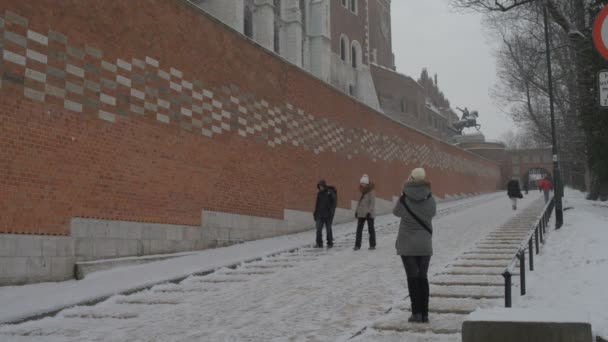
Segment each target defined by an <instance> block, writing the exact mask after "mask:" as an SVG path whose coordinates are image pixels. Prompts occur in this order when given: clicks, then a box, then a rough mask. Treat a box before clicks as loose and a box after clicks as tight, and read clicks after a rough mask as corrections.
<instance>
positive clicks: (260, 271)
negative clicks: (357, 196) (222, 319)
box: [0, 223, 399, 341]
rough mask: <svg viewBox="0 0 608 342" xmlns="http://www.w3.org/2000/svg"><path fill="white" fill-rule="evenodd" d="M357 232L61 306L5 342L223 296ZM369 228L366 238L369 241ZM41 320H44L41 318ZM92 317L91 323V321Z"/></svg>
mask: <svg viewBox="0 0 608 342" xmlns="http://www.w3.org/2000/svg"><path fill="white" fill-rule="evenodd" d="M398 227H399V224H398V223H389V224H383V225H378V226H377V227H376V229H377V231H376V234H377V235H385V234H392V235H395V234H396V232H397V229H398ZM354 237H355V233H354V232H353V233H348V234H345V235H342V236H338V237H336V241H335V243H334V247H333V248H331V249H328V248H314V247H312V246H311V245H307V246H303V247H300V248H294V249H291V250H289V251H285V252H280V253H275V254H271V255H267V256H266V257H260V258H256V259H253V260H249V261H246V262H242V263H238V264H233V265H227V266H224V267H220V268H217V269H214V270H211V271H208V272H205V273H204V274H198V275H191V276H189V277H187V278H185V279H182V280H179V281H176V282H170V283H162V284H157V285H153V286H150V287H149V288H148V289H145V290H138V291H135V292H133V293H129V294H120V295H115V296H112V297H110V298H108V299H106V300H104V301H101V302H99V303H92V304H91V305H89V304H86V305H79V306H74V307H71V308H66V309H63V310H61V311H59V312H58V313H57V315H56V317H57V319H54V318H50V320H53V321H52V323H49V322H48V321H47V320H41V321H33V322H25V323H23V324H16V325H5V326H0V341H4V340H6V339H7V338H10V339H11V340H12V339H17V338H18V339H19V341H41V340H49V339H52V340H58V341H65V340H73V339H78V338H76V337H77V335H75V334H77V333H78V332H77V331H74V330H73V329H65V328H64V325H66V324H67V325H70V324H76V325H77V324H80V323H82V322H83V321H84V322H87V324H103V322H104V321H108V320H112V319H120V320H131V319H133V320H134V319H137V318H138V317H139V316H140V313H142V312H145V311H147V310H158V309H162V308H163V307H168V306H176V305H181V304H187V303H188V300H189V298H191V297H190V296H192V295H196V296H217V295H219V294H220V293H221V292H222V291H231V288H232V287H233V286H239V285H242V284H244V283H247V282H248V281H250V280H252V279H254V278H256V279H257V278H259V277H267V276H271V275H273V274H276V273H279V272H282V271H285V270H287V269H291V268H294V267H298V266H301V265H304V264H307V263H310V262H314V261H316V260H319V258H322V257H325V256H329V255H332V254H334V253H336V252H341V251H346V250H351V249H352V248H353V247H354V245H355V238H354ZM367 238H368V237H367V233H364V235H363V239H364V241H367ZM41 322H44V324H43V323H41ZM89 322H90V323H89Z"/></svg>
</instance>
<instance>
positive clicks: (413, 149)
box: [0, 11, 498, 177]
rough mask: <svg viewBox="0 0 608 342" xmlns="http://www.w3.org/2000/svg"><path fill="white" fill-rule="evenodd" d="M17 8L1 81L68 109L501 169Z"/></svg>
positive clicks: (3, 31) (7, 30)
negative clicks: (113, 44) (113, 47)
mask: <svg viewBox="0 0 608 342" xmlns="http://www.w3.org/2000/svg"><path fill="white" fill-rule="evenodd" d="M0 14H1V13H0ZM15 16H16V14H14V13H9V12H8V11H7V12H5V13H4V16H0V56H2V57H1V58H2V59H1V60H0V74H1V75H2V77H1V79H2V81H1V82H0V88H1V87H2V82H12V83H14V84H17V85H19V86H22V87H23V93H24V96H25V97H27V98H28V99H31V100H33V101H39V102H45V101H48V100H49V98H51V97H57V98H61V99H63V100H64V107H65V109H67V110H70V111H74V112H78V113H82V115H90V114H93V115H94V116H95V117H96V118H99V119H100V120H104V121H106V122H110V123H115V122H117V120H118V118H119V117H129V116H148V117H151V118H154V119H155V120H157V121H159V123H162V124H169V125H175V126H176V127H178V128H180V129H185V130H188V131H191V132H193V133H196V134H200V135H202V136H205V137H207V138H211V139H213V138H214V137H216V136H218V135H222V134H235V135H239V136H241V137H244V138H247V139H252V140H253V141H256V142H257V143H261V144H265V145H267V146H269V147H271V148H274V147H277V146H282V145H290V146H294V147H297V148H300V149H304V150H307V151H310V152H312V153H315V154H319V153H334V154H336V155H339V156H341V157H344V158H347V159H352V158H355V157H359V158H361V157H363V158H368V159H370V160H372V161H373V162H402V163H408V164H410V165H420V166H424V167H430V168H436V169H440V170H451V171H455V172H459V173H463V174H471V175H476V176H487V177H497V176H498V174H497V173H498V171H497V170H496V169H495V168H490V167H486V166H484V164H483V163H481V162H479V161H473V160H471V159H467V158H462V157H460V156H456V155H452V154H449V153H447V152H444V151H442V150H440V149H439V148H436V147H434V146H427V145H423V144H417V143H415V142H413V141H411V140H408V139H405V138H403V137H402V136H388V135H384V134H380V133H378V132H374V131H370V130H368V129H365V128H346V127H343V126H341V125H340V124H339V123H338V122H334V121H330V120H328V119H327V118H319V117H315V116H313V115H311V114H308V113H306V112H304V111H303V110H302V109H299V108H296V107H295V106H293V105H291V104H289V103H281V104H271V103H269V102H268V101H266V100H264V99H260V98H257V97H255V96H254V95H253V94H250V93H248V92H246V91H244V90H243V89H240V88H238V87H236V86H234V85H230V84H228V85H224V86H221V87H217V88H215V89H207V88H204V87H203V86H202V85H203V83H204V82H203V81H202V80H197V79H195V78H191V76H192V75H188V74H187V73H186V72H184V71H181V70H179V69H177V68H175V67H173V66H168V65H162V61H158V60H157V59H155V58H153V57H150V56H138V57H126V56H123V57H121V58H117V59H116V60H108V59H107V58H104V57H103V56H104V54H103V51H101V50H99V49H97V48H95V47H94V46H89V45H87V46H72V45H69V38H68V37H67V36H66V35H64V34H61V33H59V32H55V31H52V30H49V31H48V32H46V33H45V32H34V31H31V30H27V31H26V32H27V36H23V35H19V34H18V33H17V32H12V31H11V26H9V25H6V22H7V20H12V22H15V21H18V25H21V26H25V27H26V28H27V26H28V25H29V22H28V20H27V19H26V18H21V17H18V16H17V17H15ZM15 18H17V19H18V20H17V19H15ZM85 57H86V58H85ZM85 60H86V62H85ZM8 65H10V67H6V66H8ZM9 70H10V71H9ZM15 70H19V72H17V74H15Z"/></svg>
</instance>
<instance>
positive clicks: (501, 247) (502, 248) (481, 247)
mask: <svg viewBox="0 0 608 342" xmlns="http://www.w3.org/2000/svg"><path fill="white" fill-rule="evenodd" d="M475 248H477V249H496V250H505V251H517V250H519V245H518V246H496V245H485V246H484V245H476V246H475Z"/></svg>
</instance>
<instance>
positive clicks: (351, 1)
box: [350, 0, 358, 14]
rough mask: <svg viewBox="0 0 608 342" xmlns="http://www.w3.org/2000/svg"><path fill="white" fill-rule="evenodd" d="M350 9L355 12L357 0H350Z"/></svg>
mask: <svg viewBox="0 0 608 342" xmlns="http://www.w3.org/2000/svg"><path fill="white" fill-rule="evenodd" d="M350 10H351V12H353V13H355V14H357V13H358V11H357V0H350Z"/></svg>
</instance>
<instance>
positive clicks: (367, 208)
mask: <svg viewBox="0 0 608 342" xmlns="http://www.w3.org/2000/svg"><path fill="white" fill-rule="evenodd" d="M359 183H360V184H359V190H360V191H361V198H360V199H359V203H358V204H357V210H356V211H355V217H356V218H357V237H356V239H355V248H354V249H355V250H359V249H361V239H362V236H363V226H364V225H365V222H367V230H368V231H369V249H376V230H375V228H374V218H375V217H376V209H375V208H376V195H375V194H374V184H373V183H370V181H369V177H368V176H367V175H363V177H361V180H360V181H359Z"/></svg>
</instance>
